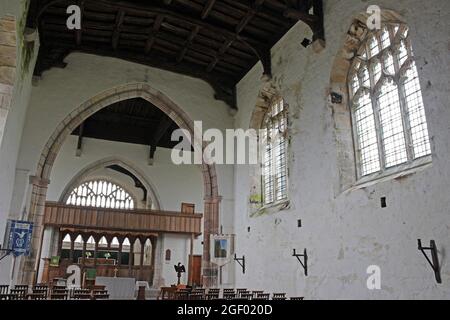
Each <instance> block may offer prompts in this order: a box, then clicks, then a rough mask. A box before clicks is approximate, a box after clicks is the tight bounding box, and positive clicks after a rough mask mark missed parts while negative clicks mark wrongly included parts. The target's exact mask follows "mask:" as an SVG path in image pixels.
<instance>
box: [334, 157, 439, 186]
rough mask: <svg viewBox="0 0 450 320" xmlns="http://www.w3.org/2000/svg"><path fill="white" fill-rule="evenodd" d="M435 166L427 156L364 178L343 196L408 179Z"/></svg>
mask: <svg viewBox="0 0 450 320" xmlns="http://www.w3.org/2000/svg"><path fill="white" fill-rule="evenodd" d="M432 165H433V163H432V157H431V156H427V157H424V158H422V159H418V160H416V161H415V162H413V163H408V164H404V165H401V166H399V167H395V168H392V169H390V170H387V171H385V172H382V173H377V174H375V175H370V176H367V177H362V178H361V179H359V180H358V181H356V183H355V184H354V185H353V186H352V187H350V188H348V189H347V190H344V191H343V192H342V194H349V193H350V192H352V191H355V190H359V189H363V188H367V187H370V186H373V185H376V184H379V183H383V182H388V181H392V180H397V181H399V180H401V179H405V178H408V177H410V176H412V175H414V174H416V173H419V172H422V171H424V170H426V169H428V168H431V167H432Z"/></svg>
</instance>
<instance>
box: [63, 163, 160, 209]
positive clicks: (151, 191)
mask: <svg viewBox="0 0 450 320" xmlns="http://www.w3.org/2000/svg"><path fill="white" fill-rule="evenodd" d="M111 165H119V166H121V167H122V168H124V169H127V170H128V171H130V172H131V173H132V174H134V175H135V176H136V177H137V178H138V179H139V181H141V182H142V183H143V184H144V186H145V188H146V189H147V196H148V197H150V199H151V203H152V204H153V205H154V208H155V209H157V210H163V208H162V206H161V201H160V197H159V195H158V192H157V191H156V190H157V189H156V187H155V185H154V184H153V183H152V182H151V181H150V180H149V179H147V177H146V175H145V174H143V173H142V172H141V171H140V170H139V169H137V168H136V167H135V166H134V165H132V164H131V163H129V162H128V161H127V160H125V159H121V158H119V157H108V158H105V159H101V160H98V161H96V162H94V163H92V164H90V165H88V166H87V167H85V168H84V169H82V170H81V171H80V172H78V173H77V174H76V175H75V176H74V177H73V178H72V179H71V180H70V182H69V183H68V184H67V186H66V187H65V188H64V190H63V192H62V193H61V196H60V198H59V201H60V202H65V201H66V200H67V195H68V193H69V192H70V191H71V190H72V189H73V188H75V187H76V186H78V185H80V184H81V183H83V182H86V179H88V178H91V174H92V173H93V172H95V171H97V170H98V169H102V168H105V167H108V166H111ZM108 179H110V178H108ZM110 180H111V179H110ZM113 181H114V179H113ZM114 183H116V184H117V185H121V183H120V182H118V181H114ZM122 187H123V186H122ZM124 189H126V188H124Z"/></svg>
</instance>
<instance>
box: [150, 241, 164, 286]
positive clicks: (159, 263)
mask: <svg viewBox="0 0 450 320" xmlns="http://www.w3.org/2000/svg"><path fill="white" fill-rule="evenodd" d="M152 246H154V251H155V256H154V257H153V260H152V261H154V263H153V272H154V276H153V287H154V288H159V287H163V286H164V285H165V281H164V278H163V275H162V270H163V263H164V235H163V234H159V235H158V237H157V238H154V239H153V242H152Z"/></svg>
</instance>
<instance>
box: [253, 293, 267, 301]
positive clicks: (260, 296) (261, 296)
mask: <svg viewBox="0 0 450 320" xmlns="http://www.w3.org/2000/svg"><path fill="white" fill-rule="evenodd" d="M253 300H270V294H269V293H258V294H257V296H256V298H255V299H253Z"/></svg>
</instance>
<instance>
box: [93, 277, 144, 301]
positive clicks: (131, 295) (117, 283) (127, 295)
mask: <svg viewBox="0 0 450 320" xmlns="http://www.w3.org/2000/svg"><path fill="white" fill-rule="evenodd" d="M95 284H96V285H100V286H105V289H106V290H108V293H109V298H110V299H111V300H134V299H135V291H136V290H135V289H136V279H134V278H111V277H96V278H95Z"/></svg>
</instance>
